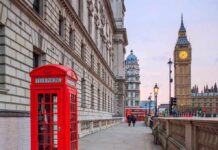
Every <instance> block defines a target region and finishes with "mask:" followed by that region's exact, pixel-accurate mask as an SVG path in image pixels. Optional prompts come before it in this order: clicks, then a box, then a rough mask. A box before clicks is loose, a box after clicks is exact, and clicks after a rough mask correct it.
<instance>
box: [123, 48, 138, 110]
mask: <svg viewBox="0 0 218 150" xmlns="http://www.w3.org/2000/svg"><path fill="white" fill-rule="evenodd" d="M125 71H126V94H127V96H126V107H139V101H140V75H139V63H138V59H137V57H136V56H135V55H134V54H133V50H131V52H130V54H129V56H128V57H127V58H126V61H125Z"/></svg>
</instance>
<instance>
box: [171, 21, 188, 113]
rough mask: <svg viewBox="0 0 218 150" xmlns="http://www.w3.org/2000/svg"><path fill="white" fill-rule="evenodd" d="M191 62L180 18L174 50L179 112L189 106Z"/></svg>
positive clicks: (176, 94)
mask: <svg viewBox="0 0 218 150" xmlns="http://www.w3.org/2000/svg"><path fill="white" fill-rule="evenodd" d="M191 61H192V48H191V43H190V42H189V41H188V38H187V35H186V29H185V26H184V24H183V17H182V18H181V25H180V29H179V32H178V40H177V42H176V46H175V49H174V68H175V70H174V72H175V73H174V76H175V78H174V81H175V82H174V83H175V85H174V89H175V97H176V98H177V109H178V110H179V111H187V110H188V109H189V108H190V106H191Z"/></svg>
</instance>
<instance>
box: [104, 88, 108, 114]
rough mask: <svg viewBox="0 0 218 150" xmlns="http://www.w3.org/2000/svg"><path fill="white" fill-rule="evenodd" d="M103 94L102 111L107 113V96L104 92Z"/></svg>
mask: <svg viewBox="0 0 218 150" xmlns="http://www.w3.org/2000/svg"><path fill="white" fill-rule="evenodd" d="M104 94H105V95H104V111H107V94H106V92H105V93H104Z"/></svg>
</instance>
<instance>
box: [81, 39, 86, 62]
mask: <svg viewBox="0 0 218 150" xmlns="http://www.w3.org/2000/svg"><path fill="white" fill-rule="evenodd" d="M81 58H82V60H84V61H85V60H86V45H85V44H84V43H83V42H82V44H81Z"/></svg>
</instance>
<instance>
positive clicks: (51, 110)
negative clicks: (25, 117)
mask: <svg viewBox="0 0 218 150" xmlns="http://www.w3.org/2000/svg"><path fill="white" fill-rule="evenodd" d="M57 98H58V97H57V94H53V93H40V94H38V142H39V143H38V149H39V150H51V149H52V150H56V149H57V145H58V143H57V142H58V138H57V137H58V136H57V135H58V127H57V120H58V118H57V117H58V116H57Z"/></svg>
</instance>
